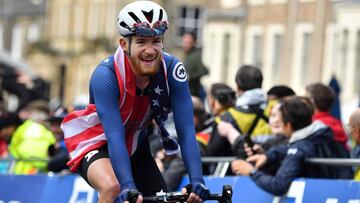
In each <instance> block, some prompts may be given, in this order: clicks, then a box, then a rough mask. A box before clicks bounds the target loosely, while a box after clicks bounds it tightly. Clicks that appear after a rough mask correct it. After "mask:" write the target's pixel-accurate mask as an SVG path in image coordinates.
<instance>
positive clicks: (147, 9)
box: [117, 1, 168, 37]
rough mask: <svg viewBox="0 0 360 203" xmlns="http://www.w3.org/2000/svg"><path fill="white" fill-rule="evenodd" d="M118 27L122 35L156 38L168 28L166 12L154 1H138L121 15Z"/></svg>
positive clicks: (122, 11)
mask: <svg viewBox="0 0 360 203" xmlns="http://www.w3.org/2000/svg"><path fill="white" fill-rule="evenodd" d="M117 26H118V28H119V33H120V35H122V36H124V37H126V36H130V35H141V36H156V35H161V34H163V33H164V32H165V31H166V30H167V28H168V18H167V14H166V12H165V10H164V9H163V8H162V7H161V6H160V5H158V4H156V3H154V2H152V1H136V2H132V3H129V4H128V5H126V6H125V7H124V8H123V9H122V10H121V11H120V13H119V15H118V18H117Z"/></svg>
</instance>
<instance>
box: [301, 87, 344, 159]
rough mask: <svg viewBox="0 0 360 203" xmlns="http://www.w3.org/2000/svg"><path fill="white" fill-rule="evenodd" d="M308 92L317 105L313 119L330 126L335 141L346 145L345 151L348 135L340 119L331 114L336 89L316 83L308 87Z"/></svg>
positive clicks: (315, 105)
mask: <svg viewBox="0 0 360 203" xmlns="http://www.w3.org/2000/svg"><path fill="white" fill-rule="evenodd" d="M306 93H307V95H308V96H309V98H310V99H311V101H312V102H313V104H314V107H315V114H314V115H313V120H315V121H316V120H319V121H322V122H323V123H324V124H326V125H327V126H329V127H330V128H331V130H332V131H333V133H334V139H335V141H337V142H339V143H340V144H341V145H342V146H343V147H344V149H345V150H344V151H348V147H347V136H346V134H345V131H344V128H343V125H342V123H341V121H340V120H338V119H337V118H335V117H334V116H332V115H331V114H330V110H331V106H332V105H333V103H334V101H335V93H334V91H333V90H332V89H331V88H330V87H328V86H326V85H324V84H321V83H314V84H310V85H308V86H307V87H306ZM344 153H347V152H344Z"/></svg>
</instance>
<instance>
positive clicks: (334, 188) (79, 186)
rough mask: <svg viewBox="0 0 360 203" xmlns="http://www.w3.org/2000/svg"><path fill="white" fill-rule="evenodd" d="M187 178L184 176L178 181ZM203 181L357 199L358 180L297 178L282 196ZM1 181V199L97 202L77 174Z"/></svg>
mask: <svg viewBox="0 0 360 203" xmlns="http://www.w3.org/2000/svg"><path fill="white" fill-rule="evenodd" d="M187 182H188V180H187V178H186V177H185V178H184V179H183V181H182V183H181V185H185V184H187ZM205 182H206V185H207V186H208V187H209V188H210V190H211V192H212V193H221V192H222V187H223V185H225V184H228V185H231V186H232V187H233V194H234V195H233V202H234V203H237V202H253V203H256V202H259V203H266V202H269V203H289V202H293V203H302V202H311V203H312V202H320V203H360V182H356V181H345V180H320V179H297V180H295V181H293V183H292V185H291V187H290V189H289V191H288V193H287V194H286V195H285V196H283V197H274V196H272V195H270V194H269V193H266V192H265V191H263V190H261V189H260V188H259V187H257V186H256V185H255V183H254V182H253V181H252V180H251V179H250V178H248V177H224V178H218V177H205ZM0 185H1V189H0V203H48V202H52V203H65V202H68V203H93V202H94V203H95V202H97V193H96V192H95V191H94V190H93V189H92V188H91V187H90V186H89V185H88V184H87V183H86V182H85V181H84V180H83V179H82V178H81V177H80V176H77V175H66V176H57V175H55V176H47V175H35V176H11V175H0Z"/></svg>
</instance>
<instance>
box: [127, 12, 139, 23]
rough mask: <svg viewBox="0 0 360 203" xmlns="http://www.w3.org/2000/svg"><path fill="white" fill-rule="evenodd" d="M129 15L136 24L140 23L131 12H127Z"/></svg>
mask: <svg viewBox="0 0 360 203" xmlns="http://www.w3.org/2000/svg"><path fill="white" fill-rule="evenodd" d="M129 15H130V16H131V17H132V19H134V21H135V22H136V23H141V20H140V19H139V18H138V17H137V16H136V15H135V13H133V12H129Z"/></svg>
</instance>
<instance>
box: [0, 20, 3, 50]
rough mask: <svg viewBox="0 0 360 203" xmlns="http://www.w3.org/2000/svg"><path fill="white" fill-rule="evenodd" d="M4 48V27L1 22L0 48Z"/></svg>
mask: <svg viewBox="0 0 360 203" xmlns="http://www.w3.org/2000/svg"><path fill="white" fill-rule="evenodd" d="M3 49H4V28H3V26H2V24H1V23H0V50H3Z"/></svg>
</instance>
